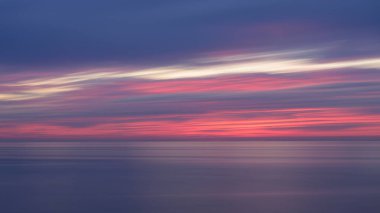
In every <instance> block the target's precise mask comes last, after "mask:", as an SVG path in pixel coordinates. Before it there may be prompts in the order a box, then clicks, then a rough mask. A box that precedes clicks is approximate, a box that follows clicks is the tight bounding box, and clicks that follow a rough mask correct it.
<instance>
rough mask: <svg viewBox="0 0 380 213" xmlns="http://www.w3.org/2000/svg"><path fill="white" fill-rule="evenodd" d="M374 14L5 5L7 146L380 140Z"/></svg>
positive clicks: (208, 4) (250, 6) (0, 34)
mask: <svg viewBox="0 0 380 213" xmlns="http://www.w3.org/2000/svg"><path fill="white" fill-rule="evenodd" d="M378 8H380V2H379V1H378V0H345V1H343V0H329V1H327V0H320V1H311V0H202V1H200V0H193V1H184V0H138V1H137V0H127V1H126V0H64V1H63V0H34V1H29V0H0V140H1V141H25V140H26V141H41V140H63V141H80V140H99V141H106V140H147V141H151V140H254V139H260V140H265V139H268V140H278V139H283V140H285V139H290V140H294V139H302V140H306V139H318V140H333V139H343V138H344V139H358V138H360V139H379V138H380V72H379V71H380V13H379V10H378Z"/></svg>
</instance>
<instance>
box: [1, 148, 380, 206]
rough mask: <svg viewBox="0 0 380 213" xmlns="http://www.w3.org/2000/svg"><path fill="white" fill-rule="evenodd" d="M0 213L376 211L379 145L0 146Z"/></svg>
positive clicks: (379, 197)
mask: <svg viewBox="0 0 380 213" xmlns="http://www.w3.org/2000/svg"><path fill="white" fill-rule="evenodd" d="M0 212H2V213H379V212H380V142H377V141H243V142H242V141H219V142H218V141H212V142H207V141H197V142H189V141H186V142H185V141H182V142H179V141H154V142H146V141H145V142H141V141H138V142H130V141H129V142H107V141H97V142H89V141H85V142H83V141H82V142H35V141H34V142H33V141H31V142H1V143H0Z"/></svg>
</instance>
